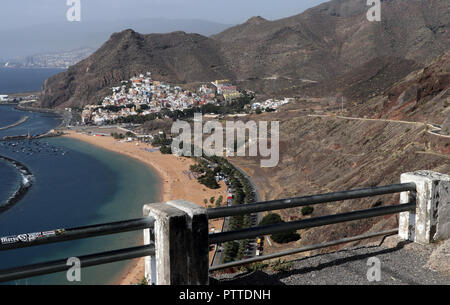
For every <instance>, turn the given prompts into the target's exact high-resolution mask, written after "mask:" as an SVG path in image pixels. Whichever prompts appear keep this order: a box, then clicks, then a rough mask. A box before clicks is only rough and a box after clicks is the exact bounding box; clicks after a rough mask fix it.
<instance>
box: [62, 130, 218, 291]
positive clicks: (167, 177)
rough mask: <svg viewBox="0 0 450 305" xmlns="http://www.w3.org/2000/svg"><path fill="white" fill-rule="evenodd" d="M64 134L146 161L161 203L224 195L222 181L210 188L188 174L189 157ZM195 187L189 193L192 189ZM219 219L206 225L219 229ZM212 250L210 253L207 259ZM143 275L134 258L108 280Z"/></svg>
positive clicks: (135, 144)
mask: <svg viewBox="0 0 450 305" xmlns="http://www.w3.org/2000/svg"><path fill="white" fill-rule="evenodd" d="M63 136H64V137H67V138H71V139H75V140H79V141H83V142H86V143H88V144H92V145H95V146H98V147H100V148H103V149H106V150H110V151H113V152H116V153H120V154H122V155H125V156H127V157H130V158H133V159H135V160H138V161H140V162H142V163H144V164H146V165H147V166H148V167H149V168H150V169H152V170H153V171H154V172H155V173H156V174H157V175H158V177H159V178H160V182H161V184H160V193H159V195H158V197H159V198H158V199H160V201H161V202H167V201H170V200H176V199H184V200H187V201H191V202H193V203H195V204H198V205H200V206H203V207H207V206H208V205H209V203H207V204H205V203H204V199H210V198H211V197H215V198H218V196H219V195H222V196H223V197H224V198H226V186H225V183H224V182H223V181H221V182H220V186H221V187H220V189H217V190H212V189H209V188H207V187H205V186H204V185H201V184H199V183H198V182H197V181H196V180H195V179H193V178H192V177H191V175H188V174H187V172H188V171H189V166H190V165H192V164H195V161H194V160H193V159H190V158H184V157H177V156H174V155H171V154H169V155H163V154H161V153H160V152H159V151H156V152H149V151H146V150H145V149H146V148H152V146H151V145H149V144H145V143H141V142H136V141H133V142H122V143H121V142H118V141H116V140H114V139H113V138H112V137H111V136H90V135H86V134H81V133H77V132H74V131H72V130H64V135H63ZM194 189H195V190H197V191H196V192H193V191H192V190H194ZM222 223H223V220H214V221H211V222H210V227H214V228H222ZM213 255H214V251H213V252H210V261H211V259H212V257H213ZM143 278H144V258H138V259H134V260H132V261H130V264H129V265H128V267H127V269H126V270H124V271H123V272H122V273H121V275H120V276H119V279H117V280H112V283H113V284H114V285H132V284H136V283H139V282H140V281H141V280H142V279H143Z"/></svg>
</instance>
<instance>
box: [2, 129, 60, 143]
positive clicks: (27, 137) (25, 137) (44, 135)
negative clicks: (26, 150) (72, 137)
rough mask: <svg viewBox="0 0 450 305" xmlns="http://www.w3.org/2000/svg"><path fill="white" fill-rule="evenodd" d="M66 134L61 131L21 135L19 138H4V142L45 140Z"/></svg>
mask: <svg viewBox="0 0 450 305" xmlns="http://www.w3.org/2000/svg"><path fill="white" fill-rule="evenodd" d="M63 134H64V133H63V132H61V131H49V132H45V133H42V134H39V135H36V136H32V135H30V134H26V135H19V136H6V137H3V139H2V141H18V140H37V139H43V138H53V137H59V136H62V135H63Z"/></svg>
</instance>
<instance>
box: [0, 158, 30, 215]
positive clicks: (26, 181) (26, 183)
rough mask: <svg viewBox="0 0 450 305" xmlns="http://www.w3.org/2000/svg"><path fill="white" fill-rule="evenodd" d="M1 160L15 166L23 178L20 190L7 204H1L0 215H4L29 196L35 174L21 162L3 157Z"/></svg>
mask: <svg viewBox="0 0 450 305" xmlns="http://www.w3.org/2000/svg"><path fill="white" fill-rule="evenodd" d="M0 160H3V161H5V162H8V163H9V164H11V165H12V166H14V167H15V168H16V169H17V170H18V171H19V172H20V174H21V176H22V181H21V182H20V185H19V188H18V189H17V190H16V191H15V192H14V194H13V195H12V196H11V197H9V198H8V199H7V200H6V202H4V203H0V213H3V212H5V211H7V210H9V209H10V208H12V207H13V206H14V205H15V204H16V203H17V202H19V201H20V200H21V199H22V198H23V197H24V196H25V195H26V194H27V192H28V191H29V190H30V188H31V186H32V185H33V179H34V176H33V173H31V171H30V170H29V169H28V168H27V167H26V166H25V165H23V164H22V163H20V162H19V161H16V160H14V159H11V158H8V157H5V156H1V155H0Z"/></svg>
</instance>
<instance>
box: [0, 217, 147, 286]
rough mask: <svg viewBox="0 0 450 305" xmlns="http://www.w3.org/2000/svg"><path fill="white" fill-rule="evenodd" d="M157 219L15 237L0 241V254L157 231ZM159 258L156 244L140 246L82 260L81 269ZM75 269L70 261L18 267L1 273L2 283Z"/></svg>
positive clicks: (101, 253) (85, 257) (90, 256)
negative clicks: (14, 250) (154, 229)
mask: <svg viewBox="0 0 450 305" xmlns="http://www.w3.org/2000/svg"><path fill="white" fill-rule="evenodd" d="M153 226H154V219H153V218H151V217H146V218H140V219H134V220H127V221H119V222H113V223H105V224H98V225H93V226H86V227H77V228H71V229H56V230H50V231H46V232H35V233H27V234H19V235H14V236H5V237H0V241H1V242H0V251H6V250H12V249H19V248H25V247H32V246H38V245H44V244H50V243H58V242H64V241H70V240H76V239H83V238H89V237H98V236H104V235H111V234H117V233H124V232H129V231H137V230H144V229H149V228H153ZM154 254H155V247H154V245H153V244H149V245H145V246H138V247H132V248H126V249H119V250H114V251H108V252H100V253H95V254H90V255H84V256H79V257H78V259H79V260H80V263H81V267H90V266H96V265H102V264H107V263H112V262H117V261H122V260H128V259H133V258H138V257H143V256H151V255H154ZM71 267H72V266H70V265H67V258H66V259H61V260H55V261H50V262H44V263H39V264H32V265H27V266H22V267H15V268H10V269H5V270H0V282H7V281H12V280H17V279H22V278H27V277H32V276H38V275H44V274H50V273H56V272H61V271H66V270H68V269H70V268H71Z"/></svg>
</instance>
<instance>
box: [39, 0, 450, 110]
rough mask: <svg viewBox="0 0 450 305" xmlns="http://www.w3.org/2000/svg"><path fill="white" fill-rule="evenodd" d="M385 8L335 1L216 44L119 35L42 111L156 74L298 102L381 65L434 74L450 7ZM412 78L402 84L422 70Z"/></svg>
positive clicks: (398, 4)
mask: <svg viewBox="0 0 450 305" xmlns="http://www.w3.org/2000/svg"><path fill="white" fill-rule="evenodd" d="M430 2H432V3H431V4H432V5H429V4H430ZM382 8H383V10H382V11H383V17H382V21H381V22H379V23H371V22H369V21H368V20H367V19H366V11H367V9H368V7H366V6H364V5H362V4H361V1H356V0H333V1H330V2H327V3H323V4H321V5H319V6H316V7H314V8H311V9H308V10H306V11H305V12H303V13H301V14H298V15H295V16H292V17H288V18H283V19H279V20H274V21H269V20H266V19H264V18H262V17H258V16H257V17H253V18H250V19H249V20H248V21H247V22H245V23H243V24H241V25H237V26H233V27H231V28H228V29H226V30H224V31H222V32H221V33H219V34H216V35H213V36H211V37H206V36H202V35H199V34H186V33H184V32H180V31H178V32H172V33H169V34H145V35H142V34H139V33H137V32H135V31H133V30H125V31H122V32H119V33H114V34H113V35H111V37H110V39H109V40H108V41H107V42H105V44H103V46H102V47H101V48H100V49H99V50H97V52H95V53H94V54H93V55H92V56H91V57H90V58H88V59H86V61H83V62H80V63H79V64H77V65H75V66H73V67H70V68H69V70H68V71H66V72H63V73H61V74H60V75H57V76H55V77H53V78H51V79H49V80H47V81H46V83H45V84H44V88H43V94H42V105H43V106H45V107H58V106H82V105H85V104H89V103H96V102H97V100H98V99H99V98H101V95H102V94H104V93H105V92H107V89H108V88H109V87H112V86H114V85H116V84H117V83H118V82H119V81H120V80H123V79H128V77H130V76H132V75H134V74H137V73H143V72H146V71H151V72H152V73H154V75H155V79H161V80H164V81H168V82H172V83H191V82H198V81H203V82H204V81H212V80H215V79H222V78H230V79H232V80H234V81H235V82H237V83H238V84H239V85H242V84H243V85H245V88H247V89H250V90H254V91H257V93H260V94H266V95H277V94H280V92H282V93H283V94H287V93H289V94H293V95H294V94H296V93H298V92H299V91H301V90H307V89H308V88H309V86H308V85H307V84H306V86H305V82H304V79H307V80H310V81H314V82H329V81H330V80H333V79H338V78H340V77H343V76H345V75H346V74H348V73H351V72H352V71H354V70H358V69H360V72H359V73H360V74H361V75H362V76H364V75H363V74H364V73H363V72H364V69H365V65H366V66H367V65H368V63H370V62H371V61H373V62H374V64H376V59H377V58H382V59H383V60H384V61H389V63H390V64H391V65H396V64H397V63H399V62H400V63H401V62H402V61H403V60H405V61H411V66H412V67H417V66H425V65H426V64H429V63H430V62H431V61H432V60H434V59H435V58H436V57H437V56H439V55H441V54H442V53H444V52H445V51H447V50H448V49H449V48H450V35H448V31H449V21H448V20H450V15H449V14H450V4H449V3H447V2H446V1H443V0H418V1H405V0H393V1H383V7H382ZM447 17H449V18H447ZM111 54H115V56H117V58H114V57H112V56H111ZM86 63H90V64H88V65H87V64H86ZM88 67H89V68H88ZM87 69H88V71H87ZM367 70H368V71H367V73H370V71H369V70H370V69H369V67H368V68H367ZM404 70H405V69H404V67H403V68H401V69H399V74H398V75H392V79H393V80H392V82H393V81H396V80H398V79H400V78H401V77H403V76H404V75H405V73H406V72H408V73H409V72H411V71H412V70H413V69H412V68H411V69H410V70H409V71H406V72H405V71H404ZM361 71H362V72H361ZM393 71H396V69H393ZM119 77H122V79H119ZM269 79H270V81H269ZM388 85H389V84H384V85H383V86H384V87H386V86H388ZM65 89H70V90H69V91H67V92H64V90H65ZM85 91H87V92H85Z"/></svg>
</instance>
